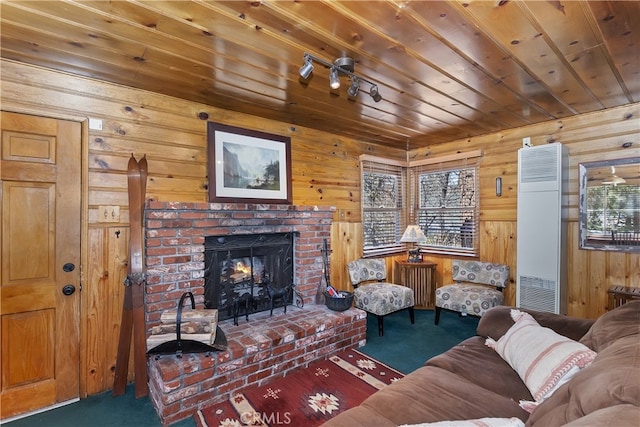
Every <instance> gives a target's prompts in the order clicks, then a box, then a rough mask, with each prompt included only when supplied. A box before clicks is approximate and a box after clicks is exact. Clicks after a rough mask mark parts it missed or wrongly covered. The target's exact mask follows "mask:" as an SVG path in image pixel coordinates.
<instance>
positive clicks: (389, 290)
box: [347, 258, 415, 335]
mask: <svg viewBox="0 0 640 427" xmlns="http://www.w3.org/2000/svg"><path fill="white" fill-rule="evenodd" d="M347 269H348V271H349V278H350V279H351V284H352V285H353V288H354V291H353V301H354V306H355V307H357V308H359V309H361V310H364V311H366V312H367V313H371V314H373V315H375V316H376V317H377V318H378V335H384V324H383V318H384V316H386V315H387V314H391V313H395V312H396V311H399V310H404V309H407V310H409V318H410V319H411V323H412V324H413V323H415V317H414V312H413V306H414V304H415V303H414V296H413V290H412V289H410V288H408V287H406V286H402V285H396V284H393V283H387V282H385V281H384V280H385V279H386V278H387V265H386V262H385V260H384V259H382V258H367V259H364V258H361V259H358V260H355V261H351V262H349V263H348V264H347Z"/></svg>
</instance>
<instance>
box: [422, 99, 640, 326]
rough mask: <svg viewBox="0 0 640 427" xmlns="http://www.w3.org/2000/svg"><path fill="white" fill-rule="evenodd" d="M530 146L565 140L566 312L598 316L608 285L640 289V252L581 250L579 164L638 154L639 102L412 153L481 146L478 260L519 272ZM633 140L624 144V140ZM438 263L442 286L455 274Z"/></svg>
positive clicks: (510, 297)
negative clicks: (521, 176)
mask: <svg viewBox="0 0 640 427" xmlns="http://www.w3.org/2000/svg"><path fill="white" fill-rule="evenodd" d="M524 137H530V138H531V142H532V143H533V145H542V144H547V143H550V142H561V143H562V144H564V145H566V146H567V147H568V149H569V195H568V208H569V225H568V228H569V229H568V237H567V239H568V241H567V244H568V271H569V274H568V284H567V286H568V289H567V294H568V295H567V297H568V298H567V299H568V314H569V315H570V316H578V317H589V318H596V317H598V316H599V315H601V314H603V313H604V312H605V311H606V309H607V302H608V300H607V289H609V286H611V285H624V286H633V287H640V254H637V253H635V254H631V253H620V252H606V251H591V250H580V249H579V247H578V222H577V221H578V198H579V194H578V192H579V189H578V164H579V163H583V162H589V161H596V160H610V159H618V158H628V157H637V156H640V104H632V105H629V106H625V107H621V108H616V109H612V110H608V111H604V112H599V113H592V114H583V115H580V116H574V117H572V118H568V119H563V120H556V121H550V122H546V123H543V124H539V125H531V126H526V127H522V128H517V129H511V130H507V131H504V132H497V133H493V134H489V135H485V136H481V137H476V138H469V139H464V140H458V141H452V142H450V143H445V144H439V145H435V146H431V147H429V148H425V149H418V150H412V151H411V152H409V158H410V159H412V160H413V159H415V160H418V159H423V158H426V157H437V156H442V155H447V154H451V153H453V152H465V151H471V150H476V149H481V150H482V151H483V156H482V159H481V163H480V210H481V211H480V218H481V223H480V258H481V259H482V260H486V261H495V262H504V263H506V264H508V265H509V266H511V271H512V274H511V276H512V284H514V280H515V277H517V276H516V239H517V235H516V213H517V212H516V205H517V173H518V171H517V161H518V149H519V148H521V147H522V138H524ZM627 142H630V143H632V145H631V147H629V148H623V147H622V145H623V144H624V143H627ZM496 177H502V196H501V197H498V196H496V194H495V179H496ZM432 260H433V261H436V262H439V263H440V267H439V269H438V278H437V280H438V283H442V280H446V278H447V277H451V263H450V260H448V259H439V260H438V259H437V258H436V259H432ZM505 297H506V302H507V303H508V304H512V305H514V304H515V286H509V288H507V291H506V295H505Z"/></svg>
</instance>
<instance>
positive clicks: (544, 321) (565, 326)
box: [477, 305, 595, 347]
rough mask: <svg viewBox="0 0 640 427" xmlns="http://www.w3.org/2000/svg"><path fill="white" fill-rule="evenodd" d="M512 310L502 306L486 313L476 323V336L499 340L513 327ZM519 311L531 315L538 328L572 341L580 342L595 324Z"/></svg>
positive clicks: (542, 313) (577, 319)
mask: <svg viewBox="0 0 640 427" xmlns="http://www.w3.org/2000/svg"><path fill="white" fill-rule="evenodd" d="M512 309H513V307H509V306H504V305H503V306H500V307H495V308H492V309H491V310H489V311H487V312H486V313H485V314H484V316H482V318H480V321H479V322H478V329H477V331H478V335H480V336H483V337H487V338H493V339H494V340H498V339H500V337H501V336H503V335H504V334H505V333H506V332H507V331H508V330H509V328H511V326H513V319H511V310H512ZM520 310H521V311H526V312H527V313H529V314H531V316H533V318H534V319H536V322H538V324H539V325H540V326H543V327H545V328H551V329H553V330H554V331H556V332H557V333H559V334H560V335H564V336H565V337H567V338H571V339H572V340H574V341H578V340H580V338H582V337H583V336H584V334H586V333H587V331H588V330H589V328H591V326H592V325H593V324H594V322H595V320H593V319H581V318H577V317H570V316H558V315H557V314H554V313H547V312H544V311H535V310H526V309H520ZM587 347H588V346H587Z"/></svg>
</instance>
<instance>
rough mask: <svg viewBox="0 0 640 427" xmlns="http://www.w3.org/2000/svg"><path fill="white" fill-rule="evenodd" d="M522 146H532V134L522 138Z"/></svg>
mask: <svg viewBox="0 0 640 427" xmlns="http://www.w3.org/2000/svg"><path fill="white" fill-rule="evenodd" d="M522 146H523V147H531V137H530V136H527V137H524V138H522Z"/></svg>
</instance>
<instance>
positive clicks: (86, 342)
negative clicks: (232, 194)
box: [0, 60, 640, 395]
mask: <svg viewBox="0 0 640 427" xmlns="http://www.w3.org/2000/svg"><path fill="white" fill-rule="evenodd" d="M0 66H1V68H2V76H1V78H2V87H1V98H0V102H1V104H2V109H4V110H7V111H15V112H20V113H27V114H36V115H41V116H52V117H57V118H66V119H72V120H78V121H83V122H86V121H87V119H88V118H90V117H91V118H97V119H101V120H102V123H103V129H102V130H101V131H96V130H90V129H88V126H87V125H86V123H85V126H84V128H85V135H84V140H85V144H84V150H85V152H84V154H83V158H84V159H85V160H84V162H85V164H84V165H83V171H84V172H83V186H84V187H83V196H84V220H83V224H82V226H83V241H82V245H83V262H82V280H83V283H82V286H83V287H82V316H81V322H82V325H81V330H82V343H81V346H82V347H81V348H82V366H81V372H82V375H83V376H82V378H81V383H82V386H81V387H82V393H83V395H86V394H94V393H98V392H101V391H104V390H108V389H110V388H111V386H112V384H113V367H114V364H115V353H116V349H117V336H118V333H119V322H120V311H121V305H122V291H123V284H122V281H123V279H124V276H125V274H126V259H127V242H128V237H127V236H128V222H129V221H128V208H127V203H128V201H127V200H128V199H127V182H126V165H127V161H128V158H129V156H131V154H132V153H133V154H134V155H135V156H136V157H140V156H141V155H142V154H146V155H147V159H148V161H149V172H150V174H149V181H148V185H147V198H152V199H154V200H160V201H206V200H207V164H206V152H207V150H206V119H204V120H203V119H201V118H199V116H202V115H203V113H204V114H206V115H208V120H211V121H217V122H221V123H225V124H229V125H233V126H240V127H244V128H248V129H255V130H261V131H265V132H270V133H275V134H280V135H287V136H290V137H291V138H292V183H293V202H294V204H300V205H331V206H335V207H336V209H337V210H336V218H335V222H334V224H333V227H332V247H331V249H332V254H331V281H332V283H333V284H335V285H336V287H338V288H340V289H349V288H350V285H349V281H348V277H347V275H346V266H345V264H346V262H347V261H349V260H351V259H354V258H356V257H358V256H360V254H361V244H362V236H361V224H360V222H359V221H360V185H359V180H360V173H359V169H358V156H359V155H360V154H363V153H366V154H372V155H375V156H380V157H388V158H393V159H400V160H403V159H404V158H405V156H406V154H407V153H406V152H405V149H404V147H399V148H398V149H393V148H385V147H381V146H378V145H374V144H370V143H367V142H366V141H358V140H353V139H348V138H343V137H340V136H337V135H334V134H330V133H326V132H320V131H316V130H313V129H309V128H302V127H298V126H296V125H295V124H292V123H283V122H275V121H268V120H264V119H261V118H257V117H254V116H250V115H246V114H241V113H237V112H232V111H225V110H220V109H216V108H213V107H210V106H207V105H204V104H198V103H193V102H188V101H184V100H180V99H176V98H171V97H168V96H164V95H161V94H155V93H150V92H145V91H140V90H135V89H131V88H127V87H122V86H116V85H112V84H109V83H104V82H100V81H96V80H92V79H89V78H80V77H75V76H71V75H67V74H64V73H60V72H53V71H49V70H45V69H42V68H38V67H33V66H26V65H23V64H20V63H17V62H13V61H7V60H2V61H1V62H0ZM639 108H640V106H639V104H634V105H631V106H628V107H624V108H618V109H614V110H610V111H606V112H603V113H598V114H590V115H584V116H577V117H575V118H571V119H567V120H563V121H556V122H548V123H546V124H543V125H537V126H530V127H527V128H520V129H515V130H510V131H505V132H501V133H496V134H491V135H486V136H484V137H478V138H473V139H469V140H462V141H455V142H452V143H448V144H441V145H437V146H433V147H430V148H429V149H420V150H414V151H411V152H410V153H409V155H410V158H411V159H420V158H424V157H425V156H439V155H445V154H450V153H451V152H459V151H467V150H473V149H478V148H481V149H482V150H483V152H484V156H483V159H482V163H481V169H480V177H481V209H482V212H481V230H480V231H481V258H483V259H484V260H491V261H500V262H504V263H507V264H509V265H510V266H511V267H512V268H513V269H515V265H516V262H515V249H516V222H515V220H516V218H515V217H516V166H517V164H516V163H517V162H516V159H517V151H516V150H517V148H518V147H520V146H521V145H522V143H521V138H522V137H524V136H531V137H532V141H533V143H534V144H536V145H538V144H542V143H546V142H547V141H549V140H550V139H555V140H557V141H560V142H563V143H566V144H568V145H569V148H570V155H571V171H572V172H571V173H572V183H571V188H572V190H571V197H570V204H571V206H572V210H571V212H572V213H571V217H572V223H571V227H570V233H569V235H570V236H569V237H570V239H571V244H570V248H571V249H570V260H569V262H570V266H569V267H570V271H571V275H570V283H569V301H570V306H569V314H570V315H575V316H584V317H597V316H598V315H599V314H601V313H602V312H604V310H605V307H606V289H607V288H608V286H609V284H614V283H615V284H625V285H631V286H640V260H639V258H640V257H639V256H638V255H637V254H635V255H630V254H619V253H610V252H587V251H580V250H578V249H577V224H576V223H575V220H576V218H577V212H576V207H575V206H576V205H577V163H578V162H583V161H589V160H601V159H603V158H617V157H627V156H629V155H630V153H629V151H628V150H627V151H622V149H621V148H620V145H621V144H622V142H627V141H629V142H633V143H634V145H633V150H636V155H637V147H638V146H640V142H639V139H640V136H639V133H638V132H639V131H638V116H639V111H638V110H639ZM628 116H630V117H629V118H626V117H628ZM497 176H502V177H503V196H502V197H500V198H498V197H496V196H495V192H494V188H495V177H497ZM106 205H110V206H114V205H115V206H119V207H120V212H121V217H120V221H119V222H117V223H101V222H98V208H99V206H106ZM403 256H404V255H403ZM394 259H395V258H393V257H391V258H389V260H388V265H389V271H390V275H391V277H392V276H393V270H394V269H393V268H392V266H393V260H394ZM428 259H430V260H432V261H435V262H437V263H438V269H437V271H436V282H437V283H438V284H440V285H441V284H442V283H444V282H446V281H447V280H448V278H450V277H451V260H450V259H448V258H445V257H428ZM513 277H515V275H514V276H513ZM506 292H507V293H506V301H507V302H508V303H514V302H515V286H510V287H509V288H508V289H507V291H506ZM130 371H132V370H130Z"/></svg>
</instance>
